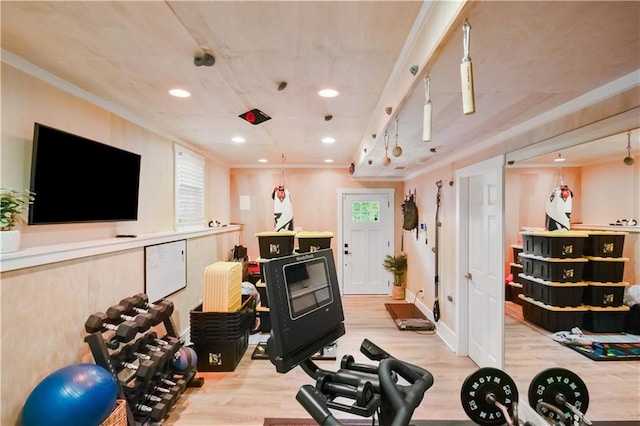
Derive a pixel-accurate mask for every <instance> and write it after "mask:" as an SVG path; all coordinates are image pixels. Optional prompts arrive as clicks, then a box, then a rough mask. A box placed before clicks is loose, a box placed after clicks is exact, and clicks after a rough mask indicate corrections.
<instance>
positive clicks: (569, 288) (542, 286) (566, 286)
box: [520, 274, 587, 306]
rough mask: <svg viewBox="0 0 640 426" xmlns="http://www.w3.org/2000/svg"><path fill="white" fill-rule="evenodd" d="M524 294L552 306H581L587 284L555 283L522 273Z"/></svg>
mask: <svg viewBox="0 0 640 426" xmlns="http://www.w3.org/2000/svg"><path fill="white" fill-rule="evenodd" d="M520 278H521V279H522V283H523V284H522V286H523V291H522V294H524V295H525V296H527V297H530V298H532V299H534V300H538V301H540V302H542V303H544V304H545V305H550V306H580V305H582V301H583V296H584V295H583V293H584V290H585V288H586V287H587V284H586V283H584V282H578V283H555V282H551V281H545V280H541V279H540V278H536V277H532V276H529V275H525V274H520Z"/></svg>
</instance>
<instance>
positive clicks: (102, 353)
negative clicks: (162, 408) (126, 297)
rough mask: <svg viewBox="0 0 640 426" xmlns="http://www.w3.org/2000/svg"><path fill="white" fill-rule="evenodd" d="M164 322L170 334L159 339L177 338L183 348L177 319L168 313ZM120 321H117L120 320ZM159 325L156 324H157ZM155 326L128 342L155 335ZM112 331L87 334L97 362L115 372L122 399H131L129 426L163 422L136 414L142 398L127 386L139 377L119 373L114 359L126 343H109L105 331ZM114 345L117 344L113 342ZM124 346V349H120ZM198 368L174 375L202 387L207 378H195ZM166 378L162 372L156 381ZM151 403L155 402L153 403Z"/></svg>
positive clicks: (133, 342)
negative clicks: (177, 331) (135, 410)
mask: <svg viewBox="0 0 640 426" xmlns="http://www.w3.org/2000/svg"><path fill="white" fill-rule="evenodd" d="M162 324H163V325H164V328H165V331H166V335H165V336H164V337H162V338H161V337H158V339H162V340H168V339H177V340H178V341H179V344H178V345H176V347H175V348H176V351H177V350H179V349H180V347H182V345H183V344H184V342H183V341H182V340H180V339H179V338H178V335H177V333H176V328H175V325H174V323H173V320H172V318H171V316H170V315H167V316H166V317H165V318H164V319H163V320H162ZM116 325H117V324H116ZM153 328H155V327H153ZM153 328H151V329H149V330H148V331H146V332H145V333H138V334H137V335H136V337H135V338H134V339H133V340H132V341H131V342H128V343H129V344H135V343H136V342H140V341H141V339H147V338H148V337H149V336H151V333H153V332H154V330H153ZM109 333H111V332H110V331H105V332H95V333H90V334H88V335H87V336H86V337H85V338H84V341H85V342H86V343H87V344H88V345H89V348H90V350H91V354H92V355H93V359H94V361H95V363H96V364H97V365H99V366H101V367H104V368H105V369H107V370H108V371H109V372H110V373H111V374H112V375H113V377H114V378H115V379H116V384H117V394H118V396H117V397H118V399H123V400H126V401H127V425H128V426H145V425H157V424H161V423H162V421H160V422H157V421H152V420H151V418H144V419H141V418H140V416H138V418H137V419H136V416H135V415H134V412H133V409H132V407H134V406H135V405H136V404H137V403H138V402H139V401H137V398H134V397H133V396H132V394H131V392H127V391H126V390H129V389H131V388H132V386H131V385H133V387H135V385H136V380H138V379H137V378H136V377H135V374H131V375H128V376H127V377H122V375H120V374H118V372H117V371H116V368H115V364H116V362H115V361H114V359H113V358H114V356H118V355H119V354H120V350H122V349H120V348H119V347H120V346H123V345H122V344H119V345H118V348H116V349H109V347H108V346H107V341H108V340H109V339H108V340H105V335H107V336H108V335H109ZM112 347H113V346H112ZM119 349H120V350H119ZM169 362H170V360H167V363H169ZM196 372H197V371H196V368H195V366H192V367H189V368H187V369H186V370H185V371H183V372H179V373H178V372H175V373H174V375H175V376H181V377H180V378H181V380H184V382H185V383H186V386H185V388H186V387H201V386H202V384H203V381H204V380H203V379H202V378H199V379H197V378H195V375H196ZM162 379H166V377H163V376H162V375H161V376H159V377H158V378H156V379H152V380H153V381H154V382H157V383H155V384H162V382H161V381H160V380H162ZM151 385H154V383H150V384H149V386H151ZM183 392H184V389H182V390H181V392H180V394H179V395H177V396H176V398H175V400H174V401H173V403H175V401H177V400H178V399H179V397H180V395H181V394H182V393H183ZM149 404H151V403H149ZM172 408H173V406H171V407H168V409H167V411H166V412H167V413H168V412H169V411H171V409H172Z"/></svg>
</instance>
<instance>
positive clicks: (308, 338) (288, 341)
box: [263, 249, 345, 373]
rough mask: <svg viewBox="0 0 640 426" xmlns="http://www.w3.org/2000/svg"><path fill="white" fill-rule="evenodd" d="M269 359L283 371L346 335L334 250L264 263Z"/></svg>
mask: <svg viewBox="0 0 640 426" xmlns="http://www.w3.org/2000/svg"><path fill="white" fill-rule="evenodd" d="M263 273H264V278H265V283H266V287H267V298H268V299H269V311H270V319H271V336H270V338H269V340H268V342H267V353H268V355H269V359H270V360H271V362H272V363H273V364H274V365H275V367H276V371H278V372H280V373H285V372H287V371H289V370H291V369H292V368H294V367H295V366H296V365H298V364H300V363H301V362H303V361H304V360H306V359H308V358H309V357H310V356H311V355H312V354H314V353H316V352H317V351H319V350H320V349H322V348H323V347H324V346H326V345H328V344H330V343H332V342H334V341H335V340H336V339H337V338H338V337H340V336H342V335H343V334H344V333H345V329H344V323H343V322H344V313H343V311H342V301H341V299H340V289H339V284H338V278H337V275H336V268H335V263H334V261H333V251H332V250H331V249H324V250H318V251H316V252H311V253H304V254H295V255H291V256H285V257H280V258H275V259H270V260H268V261H264V265H263Z"/></svg>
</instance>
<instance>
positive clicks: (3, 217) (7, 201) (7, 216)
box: [0, 188, 34, 253]
mask: <svg viewBox="0 0 640 426" xmlns="http://www.w3.org/2000/svg"><path fill="white" fill-rule="evenodd" d="M33 200H34V194H33V193H32V192H31V191H28V190H26V189H25V190H24V191H23V192H18V191H15V190H13V189H4V188H0V253H9V252H12V251H16V250H18V248H19V247H20V231H18V230H14V229H12V228H13V227H14V226H15V225H16V224H17V223H18V222H19V221H20V220H22V218H21V217H20V214H21V213H22V211H23V210H24V208H25V207H26V206H28V205H29V204H31V203H32V202H33Z"/></svg>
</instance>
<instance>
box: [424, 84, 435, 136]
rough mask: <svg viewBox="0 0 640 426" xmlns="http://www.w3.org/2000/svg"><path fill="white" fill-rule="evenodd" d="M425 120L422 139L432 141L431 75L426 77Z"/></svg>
mask: <svg viewBox="0 0 640 426" xmlns="http://www.w3.org/2000/svg"><path fill="white" fill-rule="evenodd" d="M424 98H425V101H424V120H423V121H422V141H423V142H431V117H432V114H433V112H432V110H431V77H429V75H428V74H427V76H426V77H425V78H424Z"/></svg>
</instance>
